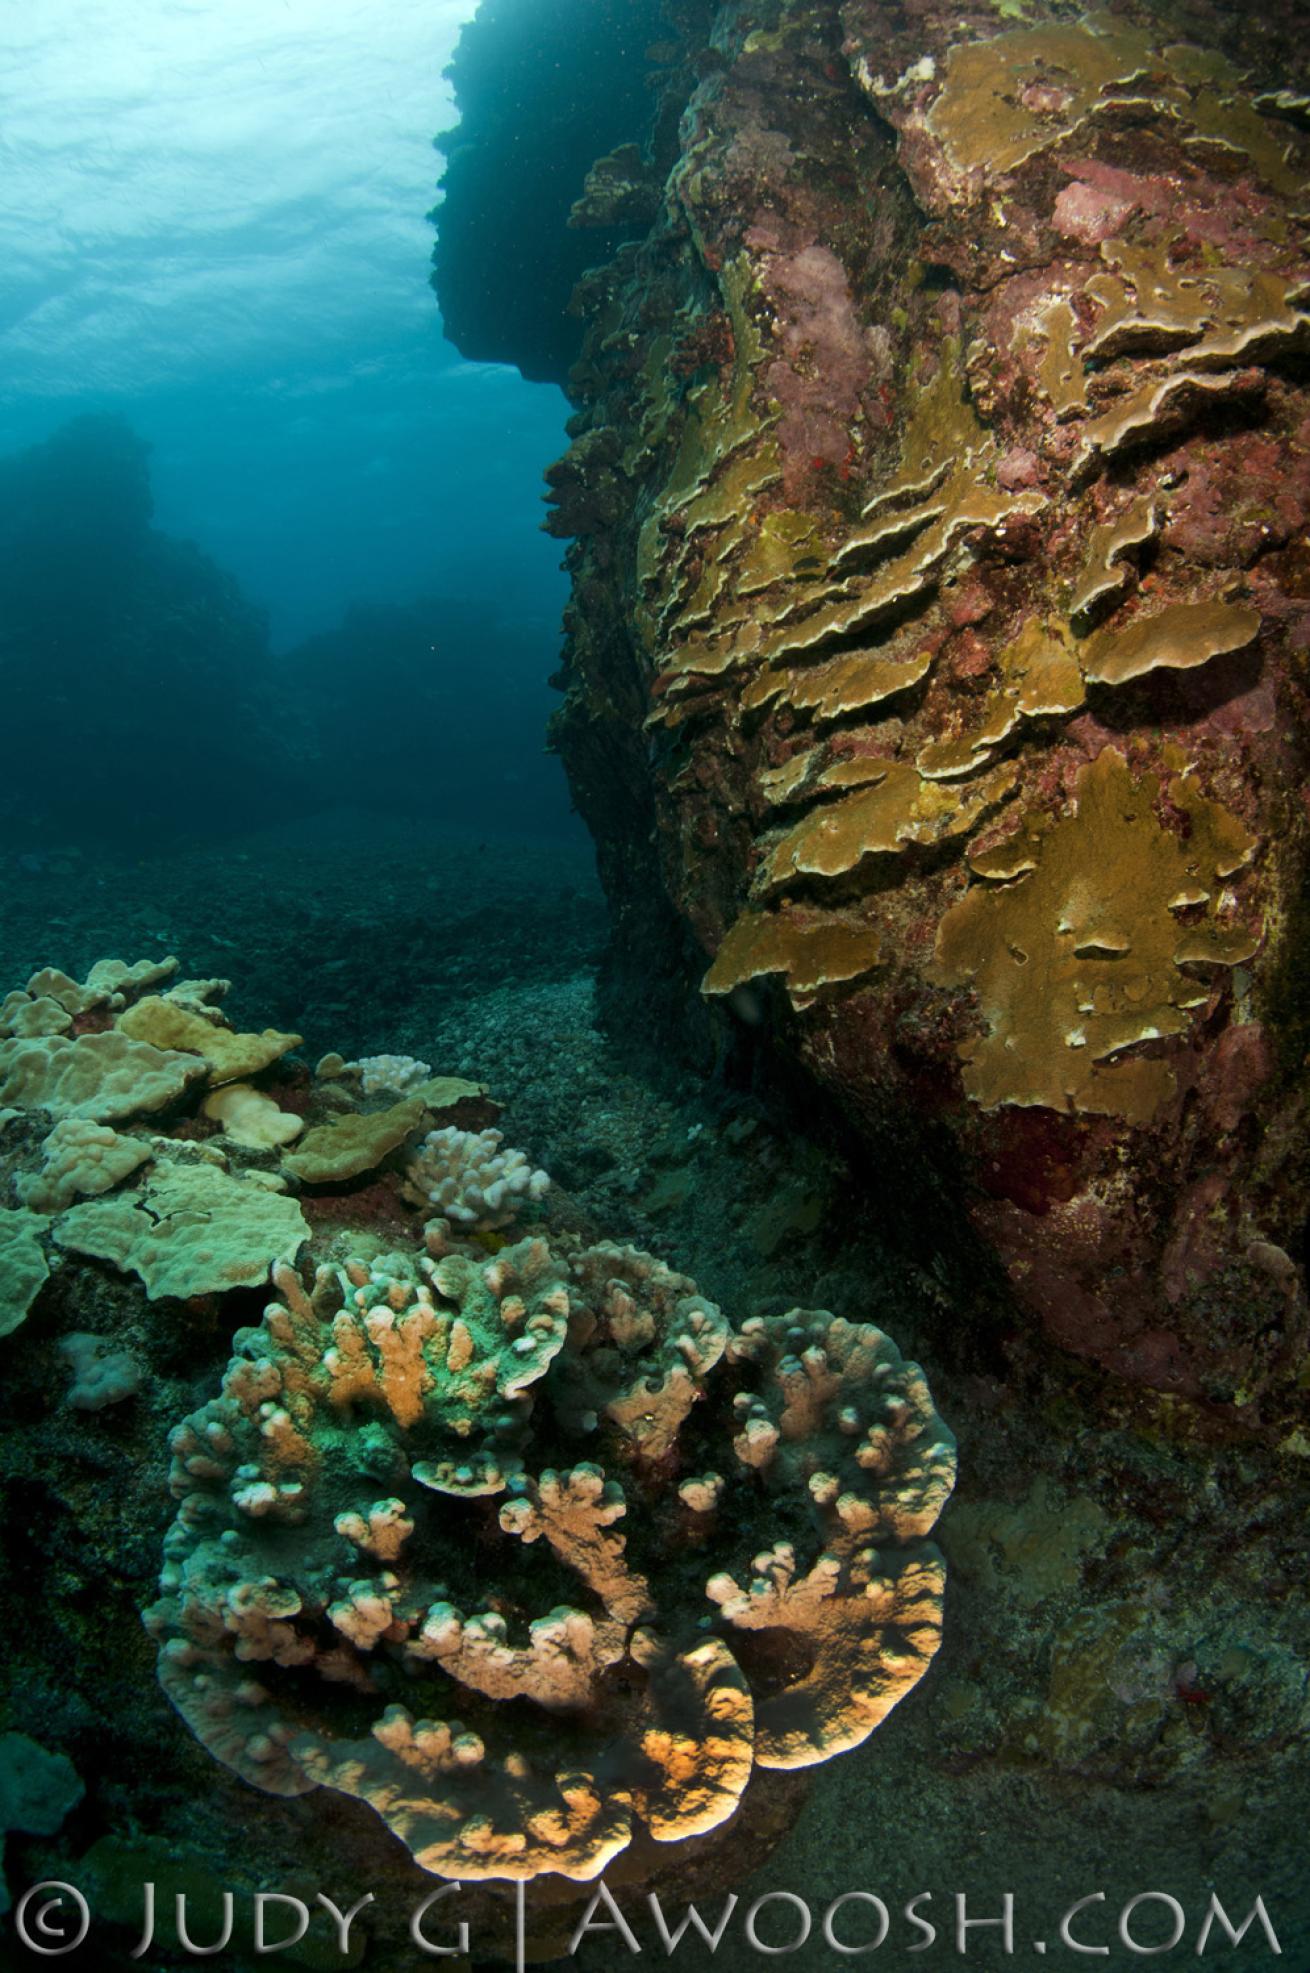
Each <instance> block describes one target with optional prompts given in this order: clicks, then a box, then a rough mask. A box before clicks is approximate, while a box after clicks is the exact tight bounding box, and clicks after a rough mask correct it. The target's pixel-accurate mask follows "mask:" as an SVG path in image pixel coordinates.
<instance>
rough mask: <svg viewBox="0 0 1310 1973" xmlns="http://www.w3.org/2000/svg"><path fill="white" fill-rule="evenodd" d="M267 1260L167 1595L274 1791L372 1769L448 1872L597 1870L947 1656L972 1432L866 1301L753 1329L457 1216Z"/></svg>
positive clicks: (192, 1440)
mask: <svg viewBox="0 0 1310 1973" xmlns="http://www.w3.org/2000/svg"><path fill="white" fill-rule="evenodd" d="M275 1281H276V1287H277V1296H276V1299H275V1300H274V1301H272V1302H271V1303H270V1305H269V1307H268V1310H267V1312H266V1314H265V1316H264V1320H263V1322H262V1324H261V1325H260V1326H259V1327H258V1328H256V1329H248V1330H244V1331H242V1332H240V1333H239V1334H238V1336H237V1339H236V1354H235V1356H234V1357H233V1359H232V1362H231V1364H230V1365H229V1368H228V1371H227V1375H226V1378H225V1380H224V1384H223V1390H222V1395H221V1396H219V1397H217V1398H215V1399H214V1400H213V1401H212V1402H211V1403H209V1404H207V1405H205V1406H204V1407H203V1409H202V1410H200V1411H199V1412H197V1413H195V1414H194V1415H193V1416H192V1417H190V1418H189V1419H187V1420H186V1422H185V1423H184V1424H183V1425H181V1426H180V1427H179V1429H178V1430H177V1432H176V1433H175V1435H174V1438H173V1475H172V1485H173V1491H174V1493H175V1494H176V1495H177V1496H178V1499H179V1503H180V1504H179V1510H178V1515H177V1519H176V1521H175V1522H174V1525H173V1529H172V1532H171V1534H170V1536H169V1538H168V1543H167V1561H166V1566H165V1569H164V1573H163V1576H162V1578H161V1588H162V1591H163V1594H162V1596H161V1598H160V1600H159V1602H158V1603H157V1604H155V1606H154V1608H153V1609H152V1610H151V1611H150V1612H149V1613H148V1623H149V1625H150V1627H151V1629H152V1630H153V1631H154V1632H155V1634H156V1635H157V1636H158V1638H159V1641H160V1660H159V1664H160V1676H161V1678H162V1680H163V1683H164V1687H165V1690H166V1691H167V1692H168V1694H169V1696H170V1698H171V1699H172V1700H173V1702H174V1704H175V1705H176V1706H177V1708H178V1710H179V1712H180V1713H181V1714H182V1716H183V1717H184V1719H185V1720H186V1721H187V1722H188V1724H189V1725H190V1726H191V1728H192V1730H193V1731H194V1732H195V1733H196V1734H197V1736H198V1737H199V1738H200V1739H201V1740H202V1741H203V1742H204V1744H205V1745H206V1746H207V1747H208V1748H209V1749H210V1751H211V1752H212V1753H214V1754H215V1755H216V1756H217V1757H218V1758H219V1759H220V1760H222V1761H225V1762H226V1763H227V1764H228V1766H230V1767H231V1768H233V1769H234V1770H235V1771H236V1772H237V1773H238V1774H240V1775H242V1776H244V1778H245V1779H246V1780H248V1781H250V1782H253V1783H254V1784H255V1786H257V1787H259V1788H262V1789H265V1790H268V1791H269V1792H271V1793H276V1794H288V1795H294V1794H301V1793H304V1792H305V1791H307V1790H309V1789H312V1788H315V1787H317V1786H320V1785H322V1786H326V1787H329V1788H333V1789H337V1790H340V1791H342V1792H344V1793H346V1794H349V1795H353V1796H357V1797H359V1798H361V1799H362V1800H363V1801H365V1802H367V1803H369V1804H370V1805H371V1806H372V1807H373V1808H374V1809H375V1810H376V1811H377V1813H378V1814H379V1815H380V1816H381V1817H382V1818H383V1819H384V1821H385V1822H386V1823H387V1824H388V1826H389V1827H390V1828H391V1829H392V1830H393V1831H394V1832H395V1834H396V1835H397V1836H399V1837H400V1838H401V1840H402V1841H403V1842H405V1843H406V1844H407V1845H408V1847H409V1848H410V1850H411V1851H412V1852H413V1854H414V1856H415V1858H416V1860H417V1861H418V1863H419V1864H420V1865H422V1866H423V1868H424V1869H427V1870H430V1871H432V1872H434V1873H436V1874H438V1875H442V1876H450V1877H459V1878H461V1879H463V1878H469V1879H482V1878H504V1879H525V1878H532V1877H536V1876H538V1875H541V1874H543V1873H547V1872H553V1873H556V1874H557V1875H558V1876H560V1877H562V1878H568V1879H577V1880H586V1879H589V1878H592V1877H595V1876H596V1875H597V1874H598V1873H599V1872H600V1871H601V1870H603V1869H604V1868H605V1866H606V1864H607V1863H609V1862H610V1861H611V1860H612V1859H613V1858H615V1857H616V1856H618V1855H619V1853H620V1852H622V1851H624V1850H626V1849H627V1848H628V1846H629V1845H630V1844H631V1843H632V1842H633V1841H634V1839H635V1838H636V1837H638V1836H640V1837H641V1838H642V1840H643V1841H650V1840H651V1839H653V1841H654V1842H655V1843H656V1844H665V1843H673V1842H679V1841H681V1840H682V1839H685V1838H688V1837H693V1836H697V1835H701V1834H703V1833H705V1832H707V1831H710V1830H714V1829H716V1828H718V1827H719V1826H720V1825H722V1824H724V1823H725V1822H726V1821H727V1820H728V1818H730V1817H731V1816H732V1815H733V1814H734V1812H735V1811H736V1810H737V1808H738V1805H739V1803H740V1802H741V1800H742V1796H743V1794H744V1792H745V1791H746V1789H747V1787H748V1784H749V1782H750V1779H751V1775H752V1771H753V1770H754V1769H755V1768H756V1767H765V1768H797V1767H807V1766H811V1765H813V1764H814V1763H817V1762H820V1761H824V1760H827V1759H828V1758H829V1757H830V1756H832V1755H834V1754H839V1753H842V1752H844V1751H845V1750H846V1749H848V1748H851V1747H854V1746H857V1745H858V1744H859V1743H860V1742H861V1741H863V1740H864V1739H865V1738H866V1737H867V1736H868V1735H869V1734H870V1733H871V1732H872V1730H873V1729H874V1727H875V1726H876V1725H877V1724H878V1722H879V1721H880V1720H881V1719H882V1718H883V1717H884V1716H885V1715H886V1713H887V1712H888V1711H889V1709H890V1708H891V1707H892V1706H893V1705H894V1704H895V1703H896V1701H897V1700H898V1699H899V1698H900V1697H901V1696H902V1695H903V1694H904V1693H905V1692H906V1691H907V1690H908V1689H909V1688H910V1687H911V1686H912V1685H913V1684H914V1683H915V1682H916V1680H917V1679H918V1678H919V1677H920V1676H921V1674H922V1673H923V1671H924V1670H925V1669H926V1667H927V1664H928V1662H929V1660H930V1659H931V1657H932V1654H933V1652H934V1651H935V1649H936V1646H937V1642H938V1637H939V1630H940V1617H941V1593H942V1576H943V1571H942V1563H941V1558H940V1556H939V1555H938V1553H937V1551H936V1549H935V1548H934V1547H933V1546H932V1545H931V1543H930V1542H928V1541H927V1540H926V1539H925V1537H926V1535H927V1534H928V1533H929V1531H930V1530H931V1528H932V1526H933V1524H934V1522H935V1520H936V1518H937V1515H938V1513H939V1511H940V1509H941V1507H942V1505H943V1504H944V1502H945V1500H946V1498H947V1495H948V1494H949V1491H950V1488H951V1484H952V1480H953V1477H954V1443H953V1440H952V1438H951V1435H950V1433H949V1432H948V1431H947V1430H946V1428H945V1427H944V1426H943V1425H942V1423H941V1421H940V1420H939V1419H938V1417H937V1416H936V1414H935V1412H934V1410H933V1405H932V1400H931V1398H930V1396H929V1394H928V1391H927V1388H926V1386H925V1384H924V1381H923V1377H922V1374H921V1372H920V1371H919V1370H918V1368H917V1367H916V1366H915V1365H913V1364H909V1363H906V1362H904V1361H903V1360H902V1358H901V1357H900V1355H899V1354H898V1352H897V1350H896V1348H895V1346H894V1345H893V1344H892V1343H891V1342H890V1341H889V1340H888V1338H887V1337H886V1336H885V1335H883V1334H882V1333H881V1331H879V1330H878V1329H876V1328H874V1327H873V1326H872V1325H869V1324H860V1323H851V1322H847V1321H844V1320H840V1319H837V1318H834V1317H833V1316H830V1315H828V1314H824V1313H814V1312H810V1311H802V1310H797V1311H794V1312H793V1313H792V1314H791V1315H789V1316H786V1317H780V1318H772V1319H767V1320H766V1319H755V1320H752V1321H750V1322H747V1323H746V1324H745V1325H744V1326H743V1327H742V1329H741V1330H740V1331H737V1332H734V1331H733V1330H732V1329H731V1328H730V1326H729V1324H728V1322H727V1320H726V1319H725V1317H724V1316H723V1315H722V1314H721V1313H720V1311H719V1310H718V1309H717V1308H716V1307H715V1306H714V1305H713V1304H712V1303H710V1302H707V1301H705V1300H704V1299H703V1298H702V1297H701V1296H699V1295H698V1294H697V1293H696V1292H695V1288H694V1286H693V1284H692V1283H691V1282H690V1281H688V1280H686V1279H685V1278H683V1277H682V1276H679V1275H676V1274H673V1273H671V1272H670V1271H669V1270H668V1269H667V1268H666V1267H665V1266H664V1265H663V1264H662V1263H661V1262H659V1261H657V1260H654V1259H652V1258H651V1257H650V1256H649V1255H647V1254H642V1253H639V1252H637V1251H635V1250H634V1249H631V1248H626V1247H617V1246H605V1245H602V1246H594V1247H586V1248H583V1247H578V1246H576V1244H575V1245H574V1247H573V1249H572V1250H568V1249H567V1248H566V1246H565V1245H560V1247H559V1250H558V1251H552V1248H551V1247H550V1246H548V1244H547V1242H546V1241H545V1239H543V1238H541V1237H540V1236H529V1237H527V1238H524V1239H521V1240H519V1241H518V1242H516V1243H515V1244H513V1245H509V1246H505V1247H503V1248H502V1249H501V1250H500V1251H499V1252H498V1253H496V1254H495V1255H494V1256H492V1257H490V1258H488V1255H487V1253H486V1251H485V1248H482V1247H480V1246H478V1244H477V1243H476V1242H474V1241H470V1242H469V1243H468V1244H467V1245H461V1244H460V1243H459V1241H458V1240H457V1239H456V1237H455V1236H454V1235H452V1233H451V1231H450V1227H449V1223H448V1222H444V1221H436V1222H434V1223H433V1225H432V1226H431V1227H430V1228H429V1231H428V1239H427V1247H426V1249H425V1250H423V1251H420V1252H419V1253H417V1254H412V1253H411V1254H393V1255H386V1256H383V1257H380V1258H378V1259H376V1260H374V1261H373V1262H372V1263H370V1264H368V1265H365V1264H364V1263H362V1262H354V1261H348V1262H346V1263H345V1264H344V1265H340V1266H323V1267H320V1268H319V1269H318V1270H317V1273H316V1276H315V1278H314V1279H313V1280H312V1281H306V1280H305V1279H303V1278H302V1276H301V1275H300V1274H299V1273H298V1272H297V1271H296V1270H295V1269H293V1268H291V1267H289V1266H285V1265H284V1266H280V1267H278V1268H277V1269H276V1270H275ZM761 1544H763V1546H762V1547H761ZM756 1551H758V1552H756Z"/></svg>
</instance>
